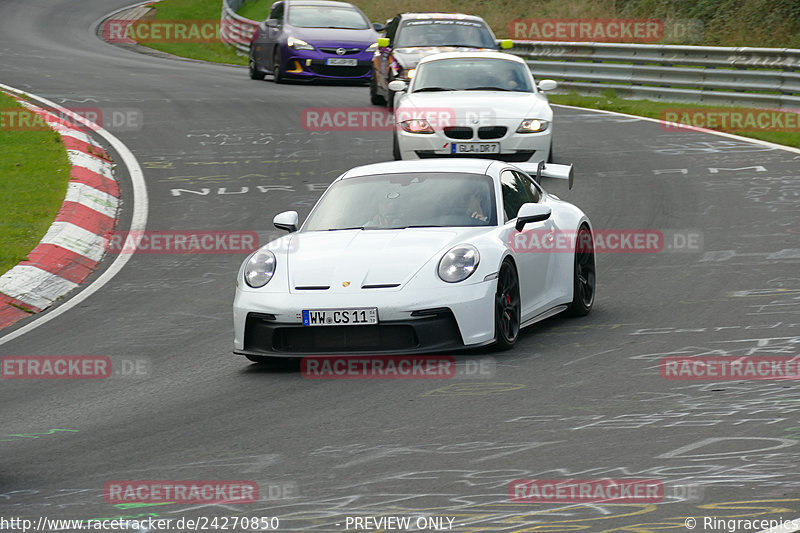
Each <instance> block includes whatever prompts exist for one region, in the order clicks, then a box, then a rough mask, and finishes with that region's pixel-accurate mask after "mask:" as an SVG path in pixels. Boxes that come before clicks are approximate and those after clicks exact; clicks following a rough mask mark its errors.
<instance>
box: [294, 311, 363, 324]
mask: <svg viewBox="0 0 800 533" xmlns="http://www.w3.org/2000/svg"><path fill="white" fill-rule="evenodd" d="M377 323H378V308H377V307H366V308H363V307H362V308H357V309H303V325H304V326H354V325H355V326H363V325H369V324H377Z"/></svg>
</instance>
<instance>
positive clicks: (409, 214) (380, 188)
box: [303, 172, 497, 231]
mask: <svg viewBox="0 0 800 533" xmlns="http://www.w3.org/2000/svg"><path fill="white" fill-rule="evenodd" d="M496 224H497V214H496V209H495V196H494V187H493V182H492V179H491V178H490V177H488V176H485V175H481V174H466V173H464V174H462V173H454V172H452V173H451V172H447V173H445V172H439V173H404V174H384V175H376V176H364V177H358V178H349V179H343V180H341V181H338V182H336V183H335V184H333V185H332V186H331V188H330V189H328V191H327V192H326V193H325V195H324V196H323V197H322V199H321V200H320V202H319V204H318V205H317V206H316V207H315V208H314V210H313V211H312V212H311V215H309V217H308V220H307V221H306V223H305V225H304V226H303V231H334V230H346V229H363V230H371V229H401V228H409V227H455V226H494V225H496Z"/></svg>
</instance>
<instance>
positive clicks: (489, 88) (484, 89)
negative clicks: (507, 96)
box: [464, 87, 511, 91]
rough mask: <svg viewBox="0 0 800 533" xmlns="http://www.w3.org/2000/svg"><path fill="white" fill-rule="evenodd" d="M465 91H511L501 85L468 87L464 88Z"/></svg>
mask: <svg viewBox="0 0 800 533" xmlns="http://www.w3.org/2000/svg"><path fill="white" fill-rule="evenodd" d="M464 90H465V91H511V89H504V88H503V87H470V88H469V89H464Z"/></svg>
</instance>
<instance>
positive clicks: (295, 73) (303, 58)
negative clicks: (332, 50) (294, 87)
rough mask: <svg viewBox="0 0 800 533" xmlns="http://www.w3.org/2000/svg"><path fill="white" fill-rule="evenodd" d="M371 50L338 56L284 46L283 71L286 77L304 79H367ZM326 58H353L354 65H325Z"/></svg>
mask: <svg viewBox="0 0 800 533" xmlns="http://www.w3.org/2000/svg"><path fill="white" fill-rule="evenodd" d="M372 55H373V54H372V52H369V53H367V52H361V53H358V54H347V55H343V56H339V55H336V54H328V53H325V52H321V51H319V50H294V49H293V48H288V47H287V48H284V64H283V72H284V75H286V76H287V77H293V78H305V79H314V78H318V79H336V80H369V78H370V76H371V74H372ZM328 59H355V60H356V65H355V66H339V65H327V64H326V60H328Z"/></svg>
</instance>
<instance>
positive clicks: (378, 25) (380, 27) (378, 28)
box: [372, 22, 386, 32]
mask: <svg viewBox="0 0 800 533" xmlns="http://www.w3.org/2000/svg"><path fill="white" fill-rule="evenodd" d="M372 27H373V28H375V31H378V32H380V31H383V30H385V29H386V26H384V25H383V24H381V23H380V22H373V23H372Z"/></svg>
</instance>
